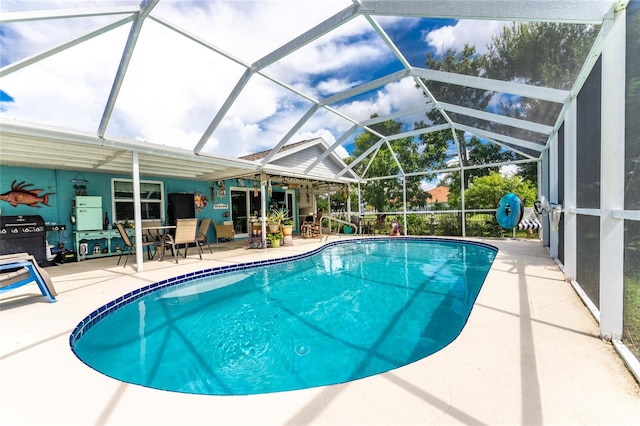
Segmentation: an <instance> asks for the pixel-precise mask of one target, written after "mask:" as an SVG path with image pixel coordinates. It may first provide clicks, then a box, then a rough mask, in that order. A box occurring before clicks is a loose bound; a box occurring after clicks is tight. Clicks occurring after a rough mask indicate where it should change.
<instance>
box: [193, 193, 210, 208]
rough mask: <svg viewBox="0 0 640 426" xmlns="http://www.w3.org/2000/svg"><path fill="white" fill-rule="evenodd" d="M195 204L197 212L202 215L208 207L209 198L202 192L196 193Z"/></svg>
mask: <svg viewBox="0 0 640 426" xmlns="http://www.w3.org/2000/svg"><path fill="white" fill-rule="evenodd" d="M193 202H194V204H195V207H196V211H197V212H198V213H200V212H201V211H202V210H204V208H205V207H207V196H206V195H205V194H204V193H202V192H196V193H194V194H193Z"/></svg>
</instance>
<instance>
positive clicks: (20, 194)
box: [0, 180, 55, 207]
mask: <svg viewBox="0 0 640 426" xmlns="http://www.w3.org/2000/svg"><path fill="white" fill-rule="evenodd" d="M16 182H17V181H15V180H14V181H13V182H11V191H8V192H5V193H4V194H0V200H2V201H6V202H7V203H9V204H11V205H12V206H13V207H17V206H18V204H26V205H27V206H31V207H41V206H40V204H44V205H45V206H49V204H48V203H49V195H54V194H55V192H51V193H48V194H42V195H40V193H41V192H43V191H44V190H43V189H28V187H30V186H33V184H32V183H26V181H22V182H20V183H16Z"/></svg>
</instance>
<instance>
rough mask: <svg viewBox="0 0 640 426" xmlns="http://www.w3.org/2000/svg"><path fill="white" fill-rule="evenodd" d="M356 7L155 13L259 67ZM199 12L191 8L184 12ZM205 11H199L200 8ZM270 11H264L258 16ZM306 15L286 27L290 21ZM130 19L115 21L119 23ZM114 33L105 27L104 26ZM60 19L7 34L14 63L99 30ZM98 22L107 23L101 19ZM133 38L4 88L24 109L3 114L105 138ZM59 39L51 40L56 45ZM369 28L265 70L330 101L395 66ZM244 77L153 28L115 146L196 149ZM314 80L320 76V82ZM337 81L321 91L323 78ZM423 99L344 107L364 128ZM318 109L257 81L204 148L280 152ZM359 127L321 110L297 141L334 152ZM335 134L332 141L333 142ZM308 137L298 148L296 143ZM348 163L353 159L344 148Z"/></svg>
mask: <svg viewBox="0 0 640 426" xmlns="http://www.w3.org/2000/svg"><path fill="white" fill-rule="evenodd" d="M34 3H36V2H33V3H32V2H28V1H27V2H26V3H23V2H19V1H10V0H4V1H3V2H2V6H1V8H2V11H12V10H27V9H33V7H32V5H33V4H34ZM37 4H38V7H37V8H38V9H56V8H60V7H65V8H68V7H75V6H76V5H78V4H79V5H81V6H82V7H86V8H90V7H93V6H96V5H100V6H112V5H119V6H121V5H123V4H126V5H132V6H137V5H138V4H139V0H131V1H128V2H126V3H124V2H123V0H118V1H113V2H109V1H106V0H105V1H93V2H89V1H88V0H87V1H85V2H82V3H74V2H72V3H69V2H46V1H39V2H37ZM348 4H350V3H349V2H348V1H347V2H345V1H344V0H342V1H336V0H325V1H322V2H317V1H313V2H310V1H295V2H288V1H287V2H284V1H283V2H281V1H275V2H260V1H257V2H235V1H233V2H230V1H223V2H194V3H191V2H184V3H183V2H171V1H161V2H160V3H159V4H158V6H157V7H156V8H155V9H154V11H153V12H152V13H154V14H157V15H158V16H162V17H163V18H164V19H166V20H167V21H168V22H171V23H173V24H175V25H177V26H179V27H181V28H183V29H185V30H187V31H188V32H189V33H190V34H192V35H194V36H195V37H198V38H200V39H202V40H205V41H207V42H208V43H211V45H214V46H216V47H218V48H220V49H223V50H224V51H225V52H227V53H229V54H230V55H232V56H233V57H235V58H237V59H238V60H239V61H241V62H243V63H246V64H251V63H253V62H255V61H256V60H258V59H260V58H262V57H264V56H265V55H267V54H269V53H270V52H272V51H273V50H274V49H276V48H277V47H278V46H280V45H282V44H283V43H285V42H287V41H290V40H292V39H293V38H295V37H296V36H298V35H299V34H302V33H303V32H305V31H307V30H308V29H310V28H312V27H313V26H315V25H316V24H318V23H319V22H321V21H322V20H324V19H326V18H327V17H329V16H331V15H333V14H335V13H337V12H338V11H339V10H341V9H343V8H344V7H346V5H348ZM185 5H189V7H187V6H185ZM194 5H196V6H194ZM257 6H259V7H257ZM292 14H294V15H295V19H287V20H286V22H287V25H279V24H278V25H274V23H278V22H282V21H283V19H282V18H283V16H291V15H292ZM114 19H119V18H109V22H111V21H113V20H114ZM99 21H100V22H101V23H102V24H104V22H105V19H104V18H100V20H99ZM81 22H84V21H82V20H74V23H75V25H69V22H61V21H59V20H46V21H39V22H34V23H17V24H15V25H14V24H11V25H12V27H11V28H12V32H11V34H10V36H13V35H14V34H15V35H17V38H11V39H9V36H7V37H4V36H3V44H2V46H3V47H4V46H5V45H6V46H12V47H13V48H14V52H13V53H12V52H10V51H7V50H4V52H3V53H2V58H3V61H5V62H6V63H10V62H12V61H15V60H16V58H17V57H20V56H18V55H21V56H25V55H30V54H33V53H35V52H39V51H42V50H45V49H47V48H50V47H52V46H55V45H57V44H59V43H62V42H64V41H67V40H69V39H72V38H73V37H76V36H78V35H79V34H82V33H84V32H87V31H90V30H93V29H95V22H94V23H93V24H92V25H85V24H81ZM96 22H97V21H96ZM128 33H129V24H128V25H125V26H123V27H120V28H118V29H115V30H112V31H109V32H107V33H104V34H102V35H101V36H99V37H97V38H95V39H92V40H89V41H86V42H84V43H81V44H79V45H77V46H74V47H72V48H70V49H67V50H65V51H62V52H60V53H57V54H56V55H53V56H52V57H50V58H47V59H45V60H43V61H40V62H38V63H36V64H33V65H30V66H28V67H26V68H24V69H21V70H19V71H17V72H15V73H12V74H10V75H8V76H5V77H3V78H2V89H3V90H4V91H5V92H6V93H8V94H9V95H10V96H11V97H13V98H14V99H15V102H14V103H4V104H3V108H2V109H0V115H2V116H8V117H12V118H17V119H22V120H27V121H34V122H37V123H48V124H53V125H57V126H60V127H64V128H71V129H78V130H83V131H89V132H96V131H97V129H98V126H99V124H100V119H101V117H102V115H103V113H104V110H105V106H106V101H107V97H108V94H109V92H110V90H111V87H112V85H113V82H114V77H115V75H116V70H117V67H118V63H119V60H120V56H121V55H122V52H123V49H124V46H125V42H126V39H127V36H128ZM47 35H52V36H47ZM372 35H373V36H374V37H373V38H372ZM391 56H392V55H391V53H390V51H389V49H388V48H387V47H386V45H385V44H384V43H383V42H382V40H380V38H379V37H377V35H375V34H374V31H373V30H372V28H371V27H370V25H369V24H368V23H367V21H366V20H365V19H364V18H361V17H360V18H356V19H354V20H352V21H350V22H347V23H346V24H345V25H343V26H341V27H340V28H338V29H336V30H335V31H332V32H331V33H329V34H327V35H325V36H323V37H321V38H319V39H318V40H315V41H314V42H312V43H310V44H308V45H306V46H302V47H301V48H300V49H299V50H298V51H297V52H295V53H293V54H292V55H291V56H288V57H287V58H285V60H283V61H280V62H277V63H275V64H273V65H271V66H269V67H267V68H266V69H265V70H264V72H265V73H266V74H268V75H270V76H277V78H280V79H282V80H283V81H285V82H289V84H291V85H292V86H295V87H296V88H298V89H299V90H303V91H304V92H305V93H308V94H309V96H311V97H317V99H322V98H323V97H326V96H328V95H330V94H333V93H337V92H339V91H342V90H344V89H347V88H349V87H353V86H356V85H359V84H362V83H363V82H364V81H367V80H368V79H369V78H370V77H369V75H367V74H366V73H365V74H359V73H358V71H360V72H361V71H362V69H361V68H360V67H362V66H363V65H362V58H366V62H367V63H372V64H373V63H376V64H384V63H386V61H387V60H388V59H389V58H390V57H391ZM244 71H245V68H244V67H243V66H242V65H239V64H236V63H234V62H233V61H231V60H229V59H228V58H225V57H224V56H222V55H220V54H218V53H216V52H213V51H212V50H210V49H207V48H205V47H204V46H202V45H199V44H196V43H193V42H192V41H189V40H187V38H185V37H183V36H180V35H178V34H177V33H175V32H174V31H171V30H169V29H168V28H166V27H164V26H163V25H160V24H158V23H157V22H154V21H152V20H147V21H146V22H145V23H144V25H143V27H142V32H141V34H140V38H139V39H138V42H137V44H136V49H135V51H134V54H133V56H132V58H131V63H130V65H129V68H128V70H127V75H126V78H125V79H124V81H123V83H122V86H121V88H120V92H119V95H118V97H117V100H116V103H115V107H114V109H113V112H112V114H111V118H110V121H109V124H108V126H107V129H106V136H107V137H114V138H115V137H118V138H121V137H122V138H128V139H131V140H134V139H136V138H138V137H139V138H142V139H144V140H147V141H149V142H152V143H158V144H163V145H170V146H178V147H181V148H186V149H191V148H193V147H195V145H196V144H197V143H198V142H199V141H200V138H201V137H202V134H203V133H204V131H205V130H206V129H207V127H208V126H209V125H210V123H211V122H212V120H213V119H214V117H216V114H217V113H218V112H219V111H220V108H221V106H222V105H223V103H224V102H225V100H226V99H227V96H228V95H229V94H230V93H232V92H233V90H234V87H235V86H236V84H237V83H238V82H239V81H240V79H241V76H242V74H243V73H244ZM312 73H313V74H312ZM323 73H325V74H327V75H329V74H331V75H333V77H332V78H328V79H327V80H325V81H322V82H320V83H319V84H318V82H317V81H314V80H315V79H316V78H317V77H318V75H321V74H323ZM423 104H424V98H423V97H422V95H421V94H420V91H418V90H416V89H415V88H414V87H413V81H412V80H411V79H405V80H403V81H400V82H397V83H391V84H388V85H387V86H385V87H381V88H379V89H378V90H377V91H375V92H373V94H372V96H371V97H370V98H369V99H364V98H361V99H359V100H357V101H354V102H350V103H345V104H342V105H341V106H340V108H339V109H340V111H342V112H343V113H344V114H346V115H347V116H349V117H351V118H353V119H356V120H364V119H367V118H369V117H370V115H371V114H373V113H377V114H380V115H384V114H388V113H390V112H392V111H396V110H398V109H406V108H410V107H413V106H415V105H423ZM310 106H311V103H310V102H309V101H308V100H305V99H302V98H301V97H299V96H298V95H295V94H293V93H291V92H289V91H287V90H285V89H284V88H282V87H280V86H278V85H277V84H275V83H273V82H272V81H270V80H268V79H265V78H263V77H261V76H260V75H253V76H252V77H251V79H250V80H249V82H248V83H247V84H246V86H245V87H244V90H243V91H242V93H241V94H240V96H238V98H237V99H236V100H235V101H234V103H233V105H232V107H231V109H230V110H229V113H228V114H227V116H226V117H225V118H224V120H223V121H222V122H221V123H220V125H219V126H218V128H217V129H216V130H215V132H214V134H213V135H212V137H211V138H210V139H209V141H208V143H207V145H206V146H205V151H206V152H208V153H212V154H218V155H224V156H229V157H235V156H240V155H245V154H248V153H252V152H256V151H260V150H263V149H268V148H271V147H273V146H274V145H275V144H276V143H278V142H279V141H280V140H282V138H283V137H284V136H285V135H286V134H287V132H288V131H289V130H290V129H291V127H292V126H293V125H294V124H295V123H297V122H298V120H299V119H300V118H301V117H302V115H303V114H304V113H305V112H306V110H307V109H308V108H309V107H310ZM352 125H353V123H351V122H350V121H348V120H345V119H344V118H342V117H340V116H338V115H336V114H333V113H331V112H326V111H325V112H319V113H317V114H315V115H314V117H313V118H312V119H311V120H309V122H308V124H307V125H305V126H304V127H303V129H302V130H301V131H300V132H298V134H296V135H295V136H294V137H293V138H292V140H291V142H295V141H297V140H301V139H303V138H306V137H323V138H324V139H325V140H327V142H329V143H333V142H334V141H335V138H336V136H335V135H337V134H339V133H340V132H343V131H345V130H346V129H348V128H349V127H351V126H352ZM332 132H333V133H332ZM296 138H299V139H296ZM340 155H346V151H345V150H344V149H343V148H340Z"/></svg>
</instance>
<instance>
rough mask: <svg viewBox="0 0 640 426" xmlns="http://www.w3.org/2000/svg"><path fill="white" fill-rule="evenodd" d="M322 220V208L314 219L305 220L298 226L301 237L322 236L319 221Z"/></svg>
mask: <svg viewBox="0 0 640 426" xmlns="http://www.w3.org/2000/svg"><path fill="white" fill-rule="evenodd" d="M321 221H322V210H320V211H319V212H318V214H317V215H316V220H315V221H313V222H305V223H303V224H302V226H301V227H300V233H301V234H302V237H303V238H320V237H322V229H321V226H320V223H321Z"/></svg>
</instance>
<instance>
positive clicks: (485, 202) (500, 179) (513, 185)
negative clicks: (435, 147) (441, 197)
mask: <svg viewBox="0 0 640 426" xmlns="http://www.w3.org/2000/svg"><path fill="white" fill-rule="evenodd" d="M509 192H512V193H514V194H516V195H517V196H518V197H520V199H522V202H523V203H524V205H525V206H528V207H530V206H533V203H534V202H535V201H536V200H537V198H538V194H537V190H536V188H535V187H534V186H533V185H532V184H531V182H529V181H527V180H523V179H522V178H520V177H519V176H502V175H501V174H500V173H498V172H495V171H492V172H490V173H489V174H488V175H485V176H476V177H474V178H473V179H472V180H471V181H470V183H469V188H468V189H467V190H466V191H465V205H466V208H468V209H495V208H496V207H497V206H498V202H499V201H500V199H501V198H502V197H503V196H504V195H505V194H507V193H509ZM449 200H450V201H451V194H449Z"/></svg>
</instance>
